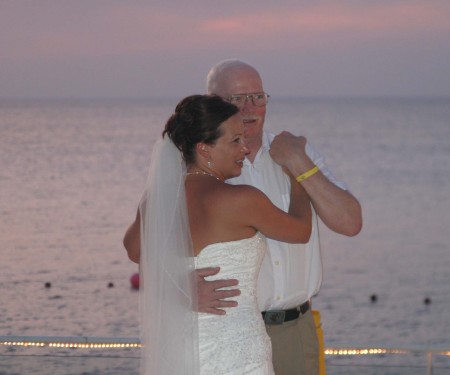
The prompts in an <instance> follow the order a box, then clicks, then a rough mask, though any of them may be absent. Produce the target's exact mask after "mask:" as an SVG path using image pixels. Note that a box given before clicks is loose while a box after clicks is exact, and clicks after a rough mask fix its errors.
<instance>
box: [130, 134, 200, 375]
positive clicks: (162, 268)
mask: <svg viewBox="0 0 450 375" xmlns="http://www.w3.org/2000/svg"><path fill="white" fill-rule="evenodd" d="M185 174H186V167H185V163H184V161H183V160H182V156H181V153H180V151H179V150H178V149H177V148H176V146H175V145H174V144H173V143H172V141H171V140H170V139H169V138H168V137H167V136H166V137H165V138H164V139H160V140H158V141H157V142H156V144H155V146H154V148H153V152H152V157H151V163H150V172H149V176H148V180H147V183H146V186H145V190H144V194H143V196H142V199H141V201H140V204H139V210H140V214H141V259H140V278H141V279H140V281H141V282H140V288H141V290H140V300H139V310H140V318H141V341H142V344H143V348H142V353H141V375H162V374H164V375H171V374H173V375H183V374H184V375H196V374H199V355H198V324H197V314H196V312H195V311H196V310H197V301H196V296H197V293H196V283H195V274H194V272H193V271H194V269H195V266H194V258H193V251H192V241H191V237H190V232H189V221H188V215H187V207H186V195H185V188H184V178H185Z"/></svg>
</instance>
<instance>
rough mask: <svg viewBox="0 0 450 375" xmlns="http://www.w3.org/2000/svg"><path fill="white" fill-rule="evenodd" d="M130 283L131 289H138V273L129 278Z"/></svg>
mask: <svg viewBox="0 0 450 375" xmlns="http://www.w3.org/2000/svg"><path fill="white" fill-rule="evenodd" d="M130 283H131V287H132V288H133V289H139V273H134V274H133V275H132V276H131V277H130Z"/></svg>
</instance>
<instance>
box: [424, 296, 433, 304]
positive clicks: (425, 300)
mask: <svg viewBox="0 0 450 375" xmlns="http://www.w3.org/2000/svg"><path fill="white" fill-rule="evenodd" d="M423 303H424V304H425V305H429V304H431V298H430V297H425V299H424V300H423Z"/></svg>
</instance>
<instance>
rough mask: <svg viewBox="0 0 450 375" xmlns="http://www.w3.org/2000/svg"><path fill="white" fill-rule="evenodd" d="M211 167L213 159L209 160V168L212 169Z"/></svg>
mask: <svg viewBox="0 0 450 375" xmlns="http://www.w3.org/2000/svg"><path fill="white" fill-rule="evenodd" d="M211 167H212V163H211V160H208V168H209V169H211Z"/></svg>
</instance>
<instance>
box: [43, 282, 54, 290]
mask: <svg viewBox="0 0 450 375" xmlns="http://www.w3.org/2000/svg"><path fill="white" fill-rule="evenodd" d="M45 287H46V288H47V289H50V288H51V287H52V283H51V282H49V281H47V282H46V283H45Z"/></svg>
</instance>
